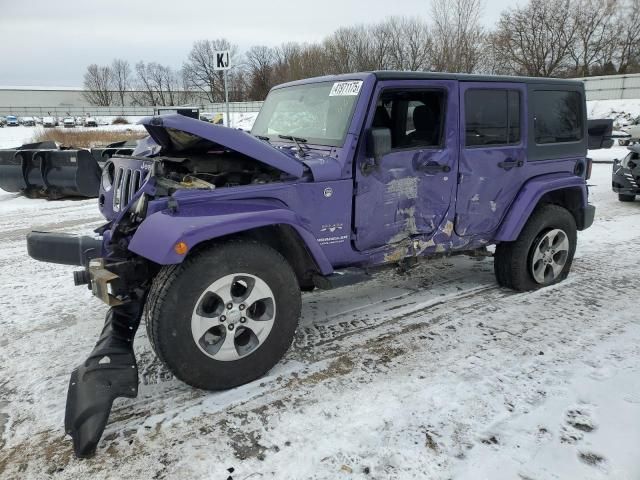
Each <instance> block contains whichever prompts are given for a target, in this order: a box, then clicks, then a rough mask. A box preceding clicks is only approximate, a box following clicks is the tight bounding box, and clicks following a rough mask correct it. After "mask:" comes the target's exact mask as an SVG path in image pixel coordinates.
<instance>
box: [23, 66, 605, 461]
mask: <svg viewBox="0 0 640 480" xmlns="http://www.w3.org/2000/svg"><path fill="white" fill-rule="evenodd" d="M141 123H142V124H143V125H144V126H145V128H146V129H147V131H148V133H149V137H148V138H146V139H145V140H142V141H140V142H139V144H138V147H137V148H136V150H135V151H134V153H133V154H132V155H131V156H116V157H114V158H112V159H111V161H110V162H108V163H107V165H106V166H105V168H104V173H103V177H102V188H101V192H100V197H99V206H100V211H101V212H102V213H103V215H104V216H105V217H106V219H107V220H108V223H106V224H105V225H104V226H102V227H101V228H99V229H98V230H96V233H97V234H98V235H99V239H95V238H91V237H76V236H66V235H60V234H53V233H43V232H32V233H31V234H30V235H29V237H28V248H29V253H30V255H31V256H32V257H33V258H36V259H39V260H43V261H49V262H57V263H63V264H68V265H81V266H84V267H85V268H84V270H81V271H78V272H75V281H76V284H88V285H89V286H90V288H91V290H92V291H93V293H94V295H96V296H98V297H99V298H100V299H102V300H103V301H104V302H106V303H107V304H108V305H109V306H110V307H111V308H110V309H109V312H108V314H107V318H106V323H105V327H104V330H103V332H102V334H101V336H100V339H99V341H98V343H97V345H96V347H95V349H94V350H93V352H92V354H91V355H90V357H89V358H88V359H87V361H86V362H85V363H83V364H82V365H80V366H79V367H78V368H77V369H76V370H74V372H73V374H72V377H71V381H70V384H69V394H68V398H67V412H66V418H65V426H66V430H67V432H68V433H69V434H71V436H72V437H73V439H74V447H75V450H76V454H77V455H79V456H86V455H91V454H92V453H93V451H94V450H95V447H96V445H97V442H98V440H99V438H100V436H101V434H102V432H103V430H104V427H105V424H106V422H107V419H108V416H109V412H110V409H111V405H112V402H113V400H114V398H116V397H118V396H125V397H135V396H136V394H137V388H138V378H137V377H138V376H137V366H136V360H135V357H134V354H133V351H132V342H133V338H134V335H135V332H136V330H137V328H138V325H139V322H140V319H141V317H142V316H143V312H144V317H145V322H146V328H147V333H148V337H149V340H150V342H151V345H152V346H153V348H154V350H155V352H156V354H157V355H158V357H159V358H160V359H161V360H162V361H163V362H164V364H165V365H166V366H167V367H168V369H169V370H171V372H173V374H174V375H175V376H176V377H177V378H179V379H181V380H182V381H184V382H186V383H188V384H189V385H193V386H194V387H198V388H203V389H211V390H218V389H226V388H231V387H235V386H237V385H242V384H244V383H247V382H250V381H252V380H255V379H256V378H259V377H260V376H261V375H263V374H264V373H265V372H267V371H268V370H269V369H270V368H272V367H273V366H274V365H275V364H276V363H277V362H278V361H279V360H280V358H281V357H282V356H283V355H284V353H285V352H286V350H287V349H288V348H289V346H290V344H291V341H292V339H293V336H294V332H295V330H296V326H297V325H298V319H299V316H300V310H301V296H300V291H301V290H311V289H313V288H322V289H330V288H335V287H338V286H341V285H345V284H349V283H354V282H357V281H361V280H364V279H366V278H367V275H368V274H369V273H370V272H371V271H372V270H373V269H375V268H379V267H382V266H394V265H395V266H398V265H402V264H408V263H411V262H415V261H416V260H417V259H419V258H429V257H433V256H436V255H451V254H457V253H470V252H473V251H477V250H485V249H486V247H487V246H488V245H496V249H495V256H494V263H495V274H496V278H497V281H498V283H499V284H500V285H502V286H504V287H508V288H512V289H515V290H520V291H525V290H533V289H537V288H540V287H544V286H547V285H551V284H554V283H556V282H559V281H561V280H563V279H564V278H565V277H566V276H567V275H568V274H569V271H570V269H571V263H572V260H573V256H574V253H575V249H576V232H577V231H578V230H583V229H586V228H588V227H589V226H590V225H591V224H592V222H593V218H594V213H595V208H594V207H593V206H592V205H590V204H589V203H588V201H587V196H588V192H587V185H586V179H587V178H588V176H589V171H590V161H589V160H588V159H587V158H586V154H587V141H588V138H587V136H588V135H587V125H586V123H587V122H586V108H585V96H584V89H583V84H582V83H581V82H575V81H566V80H555V79H531V78H518V77H487V76H470V75H454V74H433V73H406V72H374V73H359V74H351V75H342V76H334V77H323V78H313V79H308V80H302V81H297V82H292V83H288V84H285V85H280V86H278V87H275V88H274V89H273V90H272V91H271V93H270V94H269V96H268V97H267V99H266V101H265V103H264V106H263V107H262V110H261V112H260V114H259V116H258V118H257V120H256V122H255V125H254V127H253V130H252V132H251V134H249V133H245V132H243V131H240V130H233V129H230V128H225V127H221V126H215V125H211V124H209V123H205V122H202V121H199V120H195V119H191V118H186V117H184V116H180V115H166V116H158V117H151V118H146V119H144V120H142V122H141Z"/></svg>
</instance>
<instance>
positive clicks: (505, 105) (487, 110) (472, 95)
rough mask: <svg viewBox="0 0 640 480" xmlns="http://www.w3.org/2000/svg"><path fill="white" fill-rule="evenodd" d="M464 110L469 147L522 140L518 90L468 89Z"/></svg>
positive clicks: (467, 144) (504, 143)
mask: <svg viewBox="0 0 640 480" xmlns="http://www.w3.org/2000/svg"><path fill="white" fill-rule="evenodd" d="M464 110H465V145H466V146H467V147H478V146H485V145H510V144H514V143H519V142H520V92H519V91H518V90H497V89H491V90H483V89H471V90H467V92H466V93H465V96H464Z"/></svg>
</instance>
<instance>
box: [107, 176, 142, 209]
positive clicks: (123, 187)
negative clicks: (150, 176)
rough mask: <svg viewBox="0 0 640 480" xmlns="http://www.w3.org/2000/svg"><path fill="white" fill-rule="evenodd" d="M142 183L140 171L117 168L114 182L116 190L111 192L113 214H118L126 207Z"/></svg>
mask: <svg viewBox="0 0 640 480" xmlns="http://www.w3.org/2000/svg"><path fill="white" fill-rule="evenodd" d="M142 182H143V175H142V172H141V171H140V170H136V169H133V168H125V167H120V168H118V170H117V171H116V178H115V180H114V184H115V187H116V188H115V190H114V192H113V210H114V211H115V212H119V211H120V209H121V208H124V207H126V206H127V204H128V203H129V202H130V201H131V199H132V198H133V196H134V195H135V193H136V192H137V191H138V190H139V189H140V186H141V185H142Z"/></svg>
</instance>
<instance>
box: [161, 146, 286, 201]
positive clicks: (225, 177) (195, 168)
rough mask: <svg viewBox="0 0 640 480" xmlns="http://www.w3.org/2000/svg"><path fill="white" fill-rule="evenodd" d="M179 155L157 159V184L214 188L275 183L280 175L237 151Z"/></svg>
mask: <svg viewBox="0 0 640 480" xmlns="http://www.w3.org/2000/svg"><path fill="white" fill-rule="evenodd" d="M181 153H183V156H180V157H177V156H158V157H155V158H154V160H155V162H156V165H155V176H156V180H157V182H158V185H159V186H161V187H165V188H167V189H168V190H170V191H169V194H171V190H176V189H180V188H197V189H214V188H222V187H237V186H240V185H255V184H265V183H272V182H277V181H279V180H280V179H281V177H282V172H280V171H279V170H276V169H274V168H271V167H269V166H267V165H265V164H263V163H260V162H258V161H256V160H254V159H252V158H249V157H247V156H244V155H242V154H239V153H237V152H229V151H218V152H206V153H202V152H200V153H192V154H187V152H181Z"/></svg>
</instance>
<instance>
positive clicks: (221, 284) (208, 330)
mask: <svg viewBox="0 0 640 480" xmlns="http://www.w3.org/2000/svg"><path fill="white" fill-rule="evenodd" d="M300 308H301V300H300V289H299V288H298V283H297V280H296V277H295V274H294V273H293V270H292V269H291V267H290V266H289V264H288V263H287V261H286V260H285V259H284V258H283V257H282V256H281V255H280V254H279V253H278V252H277V251H275V250H273V249H272V248H270V247H268V246H266V245H263V244H259V243H255V242H251V241H234V242H226V243H221V244H218V245H215V246H213V247H211V248H208V249H206V250H202V251H200V252H197V253H195V254H194V255H193V256H191V257H189V258H188V259H187V260H185V262H184V263H183V264H181V265H179V266H171V267H166V268H165V269H164V270H163V271H162V272H160V274H159V275H158V276H157V277H156V280H154V284H153V286H152V289H151V292H150V293H149V298H148V300H147V314H146V321H147V332H148V334H149V338H150V339H151V343H152V345H153V347H154V350H155V351H156V354H157V355H158V357H159V358H160V359H161V360H162V362H163V363H164V364H165V365H166V366H167V367H168V368H169V370H171V372H172V373H173V374H174V375H175V376H176V377H177V378H179V379H180V380H182V381H184V382H185V383H188V384H189V385H192V386H194V387H198V388H204V389H207V390H221V389H226V388H231V387H235V386H238V385H242V384H244V383H247V382H250V381H252V380H255V379H256V378H259V377H260V376H262V375H264V374H265V373H266V372H267V371H268V370H270V369H271V368H272V367H273V366H274V365H275V364H276V363H277V362H278V361H279V360H280V359H281V358H282V356H283V355H284V354H285V352H286V351H287V349H288V348H289V346H290V344H291V341H292V340H293V336H294V334H295V330H296V327H297V324H298V319H299V317H300Z"/></svg>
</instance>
